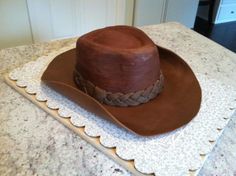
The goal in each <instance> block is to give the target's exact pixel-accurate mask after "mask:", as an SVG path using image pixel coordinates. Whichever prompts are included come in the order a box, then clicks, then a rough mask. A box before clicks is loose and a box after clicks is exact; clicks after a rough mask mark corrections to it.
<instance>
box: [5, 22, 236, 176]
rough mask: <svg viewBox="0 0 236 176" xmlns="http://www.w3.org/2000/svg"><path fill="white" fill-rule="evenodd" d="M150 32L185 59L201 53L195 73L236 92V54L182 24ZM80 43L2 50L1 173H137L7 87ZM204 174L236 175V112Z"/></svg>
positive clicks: (194, 65)
mask: <svg viewBox="0 0 236 176" xmlns="http://www.w3.org/2000/svg"><path fill="white" fill-rule="evenodd" d="M144 28H145V29H146V31H147V34H148V35H158V36H159V40H158V41H155V42H157V43H158V44H159V45H161V46H165V47H167V48H169V49H171V50H173V51H175V52H176V53H178V54H179V55H180V56H181V55H184V53H185V55H186V53H189V57H190V58H191V54H195V55H196V54H197V55H199V60H192V61H191V64H190V63H189V64H190V66H191V67H192V69H193V71H194V70H198V71H199V70H201V72H202V73H204V74H205V75H207V76H208V77H209V78H214V79H219V80H221V81H222V82H223V83H224V84H227V85H231V86H233V87H235V89H236V54H235V53H233V52H231V51H229V50H227V49H225V48H224V47H222V46H220V45H218V44H216V43H214V42H212V41H210V40H208V39H207V38H205V37H203V36H201V35H199V34H197V33H195V32H193V31H192V30H190V29H187V28H186V27H184V26H182V25H180V24H178V23H166V24H160V25H154V26H147V27H144ZM75 41H76V39H66V40H58V41H53V42H48V43H40V44H34V45H27V46H19V47H15V48H8V49H3V50H0V73H1V78H0V97H1V98H0V175H14V176H15V175H19V176H20V175H81V176H82V175H96V176H100V175H131V174H130V173H129V172H128V171H126V170H125V169H124V168H122V167H121V166H119V165H118V164H116V163H115V162H114V161H112V160H111V159H109V158H108V157H107V156H105V155H104V154H102V153H101V152H99V151H98V150H96V149H95V148H94V147H92V146H91V145H90V144H88V143H87V142H85V141H84V140H82V139H81V138H80V137H79V136H78V135H76V134H75V133H73V132H72V131H71V130H69V129H67V128H66V127H64V126H63V125H62V124H60V123H59V122H58V121H56V120H55V119H54V118H52V117H50V115H48V114H47V113H45V112H44V111H43V110H41V109H39V108H38V107H36V106H35V105H34V104H33V103H31V102H30V101H29V100H27V99H25V98H24V97H23V96H21V95H20V94H18V93H17V92H16V91H14V90H13V89H11V88H10V87H9V86H7V85H6V84H5V83H4V78H3V76H4V75H5V74H6V73H8V72H9V71H10V70H12V69H14V68H16V67H18V66H20V65H22V64H24V63H26V62H28V61H31V60H35V59H37V57H39V56H42V55H47V54H48V53H50V52H51V51H53V50H57V49H59V48H61V47H63V46H68V45H70V44H73V43H75ZM180 45H181V47H179V46H180ZM235 100H236V97H235ZM199 175H227V176H228V175H236V113H234V116H233V117H232V120H231V121H230V122H229V124H228V126H227V127H226V129H225V131H224V132H223V135H222V136H221V138H220V139H219V141H218V143H217V145H216V147H215V148H214V150H213V152H212V153H211V155H210V156H209V158H208V160H207V161H206V162H205V164H204V166H203V169H202V170H201V171H200V174H199Z"/></svg>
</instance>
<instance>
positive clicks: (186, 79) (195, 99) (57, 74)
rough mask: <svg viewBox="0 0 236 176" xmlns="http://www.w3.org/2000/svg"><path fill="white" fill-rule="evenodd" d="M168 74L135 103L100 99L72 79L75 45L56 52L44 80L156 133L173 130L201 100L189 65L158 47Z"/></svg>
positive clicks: (104, 113)
mask: <svg viewBox="0 0 236 176" xmlns="http://www.w3.org/2000/svg"><path fill="white" fill-rule="evenodd" d="M159 53H160V62H161V69H162V72H163V74H164V77H165V83H164V89H163V92H162V93H161V94H160V95H159V96H157V97H156V98H154V99H153V100H151V101H149V102H147V103H145V104H142V105H139V106H135V107H114V106H108V105H104V104H101V103H99V102H98V101H96V100H95V99H93V98H92V97H90V96H89V95H87V94H85V93H84V92H82V91H80V90H79V89H78V88H77V86H76V85H75V83H74V80H73V69H74V65H75V63H76V51H75V49H73V50H70V51H67V52H65V53H63V54H61V55H59V56H57V57H56V58H55V59H54V60H53V61H52V62H51V63H50V64H49V66H48V68H47V69H46V71H45V72H44V74H43V76H42V80H43V81H44V82H45V83H46V84H47V85H48V86H50V87H52V88H53V89H55V90H56V91H58V92H60V93H61V94H63V95H65V96H66V97H67V98H70V99H71V100H72V101H74V102H75V103H77V104H79V105H80V106H82V107H83V108H85V109H87V110H88V111H90V112H92V113H95V114H97V115H99V116H101V117H103V118H106V119H108V120H110V121H112V122H114V123H115V124H118V125H120V126H122V127H124V128H126V129H128V130H130V131H133V132H135V133H137V134H139V135H145V136H150V135H156V134H160V133H164V132H168V131H171V130H174V129H176V128H178V127H180V126H182V125H184V124H186V123H188V122H189V121H190V120H192V119H193V118H194V116H195V115H196V114H197V112H198V110H199V108H200V103H201V89H200V86H199V83H198V81H197V79H196V77H195V76H194V73H193V72H192V70H191V69H190V67H189V66H188V65H187V64H186V63H185V62H184V61H183V60H182V59H181V58H180V57H179V56H177V55H176V54H174V53H172V52H171V51H168V50H166V49H163V48H159Z"/></svg>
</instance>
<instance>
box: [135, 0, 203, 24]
mask: <svg viewBox="0 0 236 176" xmlns="http://www.w3.org/2000/svg"><path fill="white" fill-rule="evenodd" d="M198 2H199V0H136V1H135V10H134V25H135V26H143V25H150V24H158V23H162V22H170V21H175V22H179V23H182V24H183V25H185V26H187V27H189V28H192V27H193V26H194V22H195V18H196V13H197V8H198Z"/></svg>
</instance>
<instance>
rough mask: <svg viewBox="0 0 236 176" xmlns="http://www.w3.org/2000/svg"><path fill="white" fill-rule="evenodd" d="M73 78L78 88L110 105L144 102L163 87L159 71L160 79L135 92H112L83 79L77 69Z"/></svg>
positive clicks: (131, 104)
mask: <svg viewBox="0 0 236 176" xmlns="http://www.w3.org/2000/svg"><path fill="white" fill-rule="evenodd" d="M74 80H75V83H76V84H77V85H78V86H79V88H80V89H81V90H82V91H83V92H85V93H87V94H89V95H90V96H92V97H94V98H95V99H97V100H98V101H99V102H101V103H105V104H107V105H112V106H123V107H126V106H137V105H139V104H142V103H146V102H148V101H149V100H151V99H153V98H155V97H156V96H157V95H158V94H159V93H160V92H161V91H162V89H163V85H164V76H163V74H162V72H161V74H160V79H159V80H157V81H156V82H155V83H153V84H152V85H150V86H149V87H147V88H145V89H143V90H139V91H136V92H130V93H127V94H124V93H120V92H117V93H112V92H108V91H106V90H104V89H101V88H99V87H97V86H95V85H94V84H93V83H92V82H90V81H88V80H85V79H84V78H83V77H82V75H81V74H80V73H79V72H78V71H76V70H75V71H74Z"/></svg>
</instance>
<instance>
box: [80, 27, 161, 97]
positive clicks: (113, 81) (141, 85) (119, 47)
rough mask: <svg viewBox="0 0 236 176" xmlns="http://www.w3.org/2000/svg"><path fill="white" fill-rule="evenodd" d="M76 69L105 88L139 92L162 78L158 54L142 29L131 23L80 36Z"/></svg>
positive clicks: (95, 83) (110, 90)
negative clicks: (132, 25)
mask: <svg viewBox="0 0 236 176" xmlns="http://www.w3.org/2000/svg"><path fill="white" fill-rule="evenodd" d="M76 70H77V71H78V72H80V74H81V75H82V76H83V78H84V79H86V80H88V81H90V82H92V83H93V84H94V85H96V86H97V87H100V88H101V89H104V90H106V91H109V92H112V93H117V92H120V93H130V92H136V91H139V90H143V89H145V88H147V87H150V85H152V84H153V83H155V82H156V81H157V80H158V79H159V76H160V63H159V54H158V50H157V48H156V46H155V44H154V43H153V42H152V40H151V39H150V38H149V37H148V36H147V35H146V34H145V33H144V32H143V31H141V30H139V29H137V28H133V27H128V26H113V27H107V28H103V29H99V30H95V31H93V32H90V33H88V34H85V35H84V36H82V37H80V38H79V39H78V41H77V61H76Z"/></svg>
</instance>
